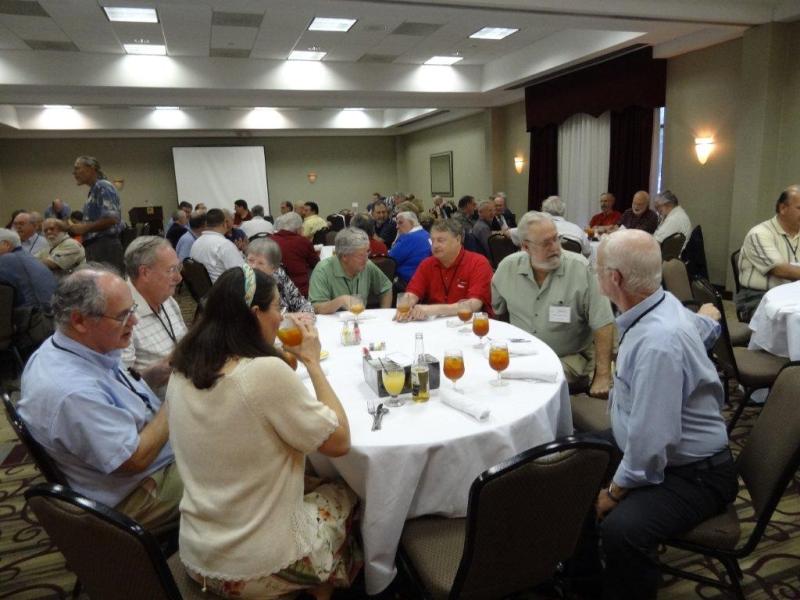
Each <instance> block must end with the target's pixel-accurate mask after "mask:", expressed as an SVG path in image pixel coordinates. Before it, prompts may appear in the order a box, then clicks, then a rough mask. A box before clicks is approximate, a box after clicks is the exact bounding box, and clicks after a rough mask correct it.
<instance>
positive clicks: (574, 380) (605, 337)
mask: <svg viewBox="0 0 800 600" xmlns="http://www.w3.org/2000/svg"><path fill="white" fill-rule="evenodd" d="M518 231H519V237H520V242H521V244H520V245H521V247H522V252H516V253H515V254H512V255H510V256H507V257H506V258H505V259H503V261H502V262H501V263H500V265H499V266H498V267H497V271H496V272H495V274H494V277H493V278H492V306H493V307H494V311H495V313H497V314H500V313H504V312H508V314H509V317H510V320H511V323H512V324H513V325H516V326H517V327H520V328H522V329H524V330H525V331H528V332H529V333H531V334H533V335H535V336H536V337H538V338H539V339H541V340H542V341H543V342H545V343H546V344H547V345H548V346H550V348H552V349H553V351H554V352H555V353H556V354H557V355H558V356H559V358H560V359H561V364H562V365H563V367H564V374H565V376H566V378H567V382H568V383H569V385H570V389H571V390H573V392H574V391H578V390H580V389H581V388H582V389H585V388H586V387H589V383H590V381H591V388H590V391H589V393H590V394H591V395H592V396H597V397H607V396H608V389H609V386H610V384H611V347H612V344H613V339H614V315H613V313H612V312H611V304H610V303H609V301H608V299H607V298H606V297H604V296H603V295H602V294H600V291H599V289H598V287H597V280H596V278H595V277H594V274H593V273H592V271H591V269H590V268H589V263H588V262H587V260H586V259H585V258H584V257H583V256H581V255H580V254H577V253H575V252H564V253H563V254H562V252H561V240H560V238H559V235H558V231H557V229H556V226H555V224H554V223H553V220H552V219H551V218H550V215H547V214H545V213H540V212H536V211H530V212H528V213H526V214H525V215H523V217H522V218H521V219H520V221H519V228H518Z"/></svg>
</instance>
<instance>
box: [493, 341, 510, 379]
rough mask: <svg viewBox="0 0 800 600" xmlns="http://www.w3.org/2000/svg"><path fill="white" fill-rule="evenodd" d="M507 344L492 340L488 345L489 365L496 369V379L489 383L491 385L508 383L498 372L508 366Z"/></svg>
mask: <svg viewBox="0 0 800 600" xmlns="http://www.w3.org/2000/svg"><path fill="white" fill-rule="evenodd" d="M508 361H509V358H508V344H507V343H506V342H502V341H492V342H491V344H490V345H489V366H490V367H492V368H493V369H494V370H495V371H497V379H493V380H492V381H490V382H489V383H491V384H492V385H508V382H507V381H504V380H503V379H502V377H501V376H500V374H501V373H502V372H503V371H505V370H506V369H507V368H508Z"/></svg>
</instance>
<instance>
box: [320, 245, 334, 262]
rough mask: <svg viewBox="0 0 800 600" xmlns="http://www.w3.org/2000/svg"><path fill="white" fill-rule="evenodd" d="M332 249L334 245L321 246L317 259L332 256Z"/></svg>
mask: <svg viewBox="0 0 800 600" xmlns="http://www.w3.org/2000/svg"><path fill="white" fill-rule="evenodd" d="M333 249H334V246H323V247H322V249H321V250H320V251H319V259H320V260H325V259H326V258H329V257H331V256H333Z"/></svg>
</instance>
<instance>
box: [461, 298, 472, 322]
mask: <svg viewBox="0 0 800 600" xmlns="http://www.w3.org/2000/svg"><path fill="white" fill-rule="evenodd" d="M458 318H459V319H461V321H462V322H463V323H469V320H470V319H471V318H472V306H471V305H470V303H469V300H459V302H458Z"/></svg>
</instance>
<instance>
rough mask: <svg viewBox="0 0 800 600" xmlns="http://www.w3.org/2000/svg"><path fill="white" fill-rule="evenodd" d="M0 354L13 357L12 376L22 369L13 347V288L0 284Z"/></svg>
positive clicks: (22, 364)
mask: <svg viewBox="0 0 800 600" xmlns="http://www.w3.org/2000/svg"><path fill="white" fill-rule="evenodd" d="M0 354H11V355H12V356H13V357H14V375H17V374H18V373H19V372H21V371H22V369H23V368H24V366H25V365H24V363H23V362H22V357H21V356H20V354H19V350H18V349H17V347H16V346H15V345H14V288H12V287H11V286H10V285H4V284H0Z"/></svg>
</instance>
